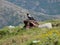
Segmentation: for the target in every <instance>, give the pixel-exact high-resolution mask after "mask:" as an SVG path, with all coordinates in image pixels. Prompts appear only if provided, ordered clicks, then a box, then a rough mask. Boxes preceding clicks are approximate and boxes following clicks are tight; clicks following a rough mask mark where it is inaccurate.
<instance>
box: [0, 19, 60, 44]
mask: <svg viewBox="0 0 60 45" xmlns="http://www.w3.org/2000/svg"><path fill="white" fill-rule="evenodd" d="M46 22H51V23H54V24H55V23H59V21H58V20H56V21H54V20H52V21H45V22H41V23H46ZM33 41H38V42H35V43H34V42H33ZM0 45H60V26H58V27H53V28H52V29H46V28H31V29H23V28H21V27H20V26H17V27H15V28H11V29H10V28H8V27H4V28H3V29H0Z"/></svg>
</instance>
